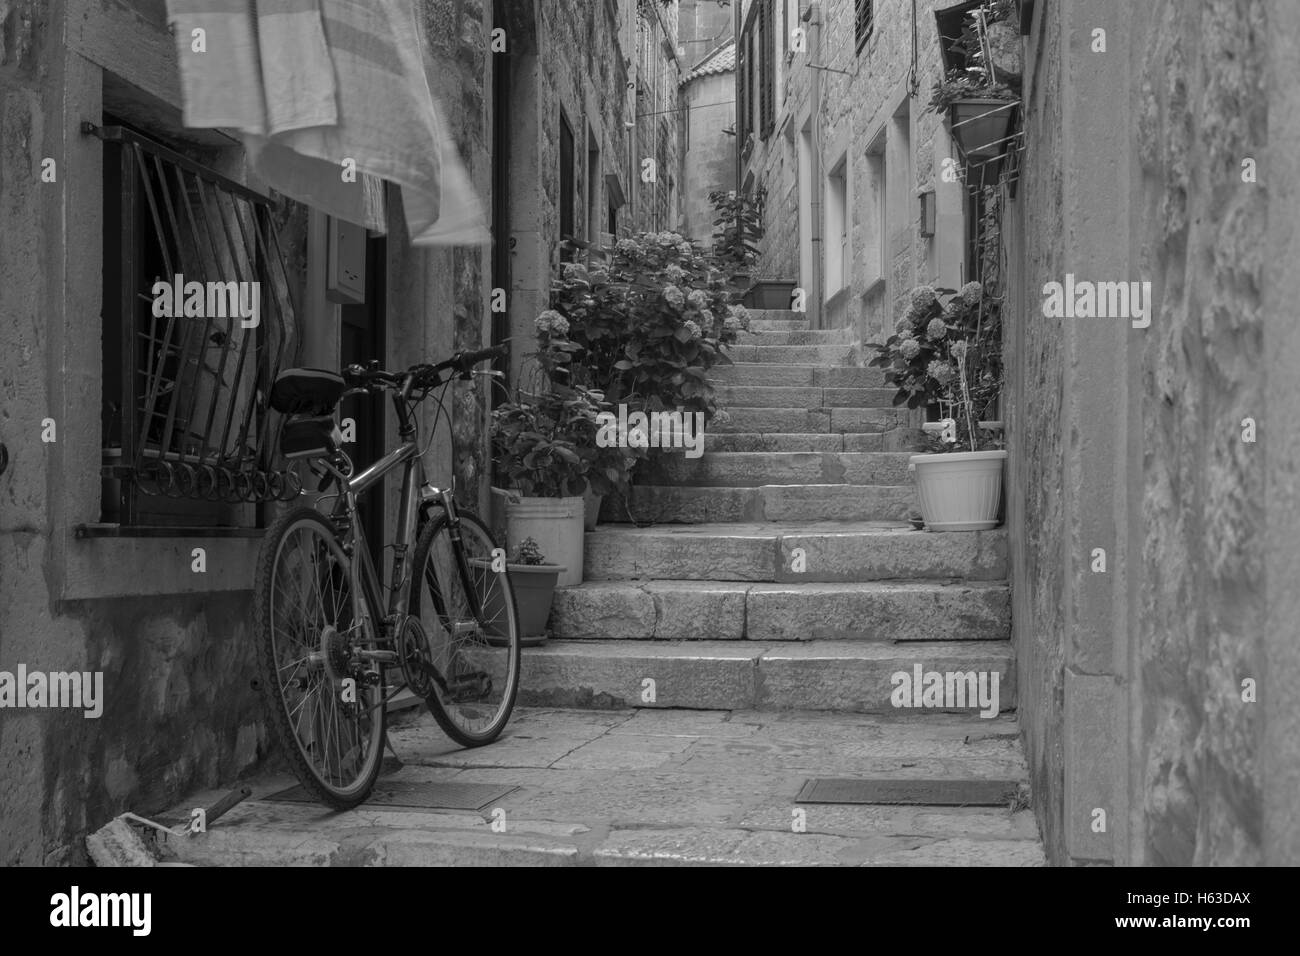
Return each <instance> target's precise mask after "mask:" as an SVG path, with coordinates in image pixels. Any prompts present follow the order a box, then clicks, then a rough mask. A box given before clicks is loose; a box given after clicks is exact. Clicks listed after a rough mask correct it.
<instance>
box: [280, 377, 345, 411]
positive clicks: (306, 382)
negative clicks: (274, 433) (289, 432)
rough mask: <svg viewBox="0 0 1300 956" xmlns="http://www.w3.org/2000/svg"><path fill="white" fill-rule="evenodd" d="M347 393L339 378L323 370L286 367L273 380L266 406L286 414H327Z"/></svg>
mask: <svg viewBox="0 0 1300 956" xmlns="http://www.w3.org/2000/svg"><path fill="white" fill-rule="evenodd" d="M345 391H347V385H346V384H345V383H344V381H343V376H342V375H340V374H339V373H338V372H330V371H327V370H326V369H323V368H287V369H285V370H284V371H283V372H281V373H280V374H279V375H277V376H276V377H275V384H274V385H272V386H271V396H270V403H271V407H272V408H274V409H275V410H276V411H277V412H284V413H285V414H286V415H331V414H333V412H334V407H335V406H336V405H338V403H339V399H340V398H341V397H342V396H343V393H344V392H345Z"/></svg>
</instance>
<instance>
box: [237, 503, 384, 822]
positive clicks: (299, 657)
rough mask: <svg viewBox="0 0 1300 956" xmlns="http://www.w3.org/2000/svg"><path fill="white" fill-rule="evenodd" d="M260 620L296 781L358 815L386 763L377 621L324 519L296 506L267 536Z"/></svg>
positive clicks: (269, 694) (278, 723) (277, 723)
mask: <svg viewBox="0 0 1300 956" xmlns="http://www.w3.org/2000/svg"><path fill="white" fill-rule="evenodd" d="M253 615H254V622H255V628H256V633H257V640H258V646H259V650H260V657H261V665H262V686H263V692H264V694H265V696H266V701H267V704H268V709H269V712H270V716H271V726H272V727H274V728H275V733H276V736H277V737H278V738H279V742H280V745H281V747H282V748H283V750H284V752H285V754H286V756H287V758H288V761H289V763H290V765H291V766H292V767H293V770H294V773H295V774H297V776H298V779H299V780H300V781H301V782H302V785H303V786H304V787H305V788H306V789H307V790H308V791H310V792H311V793H312V794H313V795H314V796H315V797H316V798H317V799H319V800H321V801H323V802H324V803H326V804H328V805H330V806H332V807H335V808H337V809H340V810H345V809H349V808H351V807H355V806H356V805H357V804H359V803H361V802H362V801H363V800H365V799H366V797H367V796H369V795H370V791H371V788H372V787H373V786H374V783H375V779H376V778H377V777H378V776H379V768H380V764H381V760H382V757H383V750H384V700H383V686H382V680H381V677H382V674H381V670H380V668H379V666H378V665H377V664H375V663H373V662H367V661H366V660H365V659H364V658H362V657H359V656H358V652H362V651H367V650H374V649H375V648H376V642H375V634H374V633H373V623H372V622H373V615H371V614H369V613H368V608H367V607H366V601H365V596H364V595H363V594H361V593H359V592H358V591H357V589H354V588H353V587H352V575H351V566H350V563H349V558H348V556H347V555H346V554H345V553H344V551H343V548H342V545H341V543H340V542H339V540H338V536H337V535H336V534H335V530H334V527H333V525H332V524H331V523H330V522H329V521H328V520H326V519H325V518H324V517H323V516H322V515H321V514H320V513H318V512H316V511H313V510H312V509H311V508H296V509H294V510H292V511H290V512H288V513H287V514H285V515H283V516H282V517H281V518H280V519H279V520H278V521H276V522H275V524H273V525H272V526H271V527H270V529H268V531H267V533H266V537H265V538H264V539H263V541H262V548H261V551H260V553H259V554H258V558H257V576H256V579H255V592H254V597H253Z"/></svg>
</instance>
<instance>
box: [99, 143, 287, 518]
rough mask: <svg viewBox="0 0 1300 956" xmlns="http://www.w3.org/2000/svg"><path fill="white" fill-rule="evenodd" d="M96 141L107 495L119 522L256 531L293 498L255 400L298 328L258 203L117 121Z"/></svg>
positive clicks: (270, 229) (267, 215)
mask: <svg viewBox="0 0 1300 956" xmlns="http://www.w3.org/2000/svg"><path fill="white" fill-rule="evenodd" d="M95 132H96V135H98V136H99V138H100V139H102V140H103V142H104V167H103V173H104V204H105V210H104V213H105V215H104V250H105V253H104V254H105V262H104V273H103V275H104V298H103V316H104V325H103V342H104V344H103V373H104V375H103V380H104V393H103V467H102V475H103V478H104V482H103V495H102V498H101V518H102V521H103V522H105V523H109V524H118V525H121V526H125V527H146V526H149V527H171V528H214V527H228V528H230V527H255V526H256V525H257V522H258V515H257V513H256V509H255V508H254V507H253V505H254V504H255V503H258V502H267V501H271V500H275V499H277V498H282V499H285V500H287V498H288V497H290V496H292V495H293V494H296V491H297V488H298V487H300V486H301V485H300V483H299V482H297V475H296V474H295V475H292V476H290V475H289V474H288V472H286V471H283V470H277V469H276V467H275V465H276V463H277V462H276V456H277V454H278V446H277V440H278V435H276V434H273V433H272V427H271V426H272V421H271V416H270V415H269V414H268V412H267V410H266V405H265V403H266V396H267V394H268V393H269V391H270V383H271V381H272V379H273V378H274V376H275V375H276V373H277V372H278V371H279V370H280V369H283V368H287V367H289V366H291V365H293V364H294V363H295V358H296V354H297V348H298V345H299V338H300V337H299V334H298V328H297V323H296V320H295V317H294V309H293V307H292V303H291V301H290V298H289V293H288V290H289V288H290V283H289V279H288V277H287V275H286V273H285V269H284V266H283V264H282V260H281V256H280V250H279V243H278V240H277V238H276V231H275V228H274V226H273V224H272V219H271V203H270V201H269V200H268V199H267V198H266V197H264V196H261V195H259V194H257V193H255V192H252V191H251V190H248V189H246V188H244V187H243V186H241V185H239V184H238V183H235V182H232V181H230V180H228V179H225V178H223V177H222V176H220V175H218V174H217V173H215V172H213V171H212V170H210V169H208V168H206V167H204V166H202V165H200V164H198V163H196V162H193V161H192V160H190V159H189V158H187V157H186V156H184V155H182V154H180V153H179V152H177V151H175V150H173V149H170V148H168V147H166V146H164V145H162V144H160V143H158V142H155V141H154V140H152V139H150V138H148V137H145V136H143V135H141V134H138V133H136V132H134V131H133V130H130V129H128V128H126V127H124V126H120V125H105V126H103V127H100V128H99V129H98V130H96V131H95Z"/></svg>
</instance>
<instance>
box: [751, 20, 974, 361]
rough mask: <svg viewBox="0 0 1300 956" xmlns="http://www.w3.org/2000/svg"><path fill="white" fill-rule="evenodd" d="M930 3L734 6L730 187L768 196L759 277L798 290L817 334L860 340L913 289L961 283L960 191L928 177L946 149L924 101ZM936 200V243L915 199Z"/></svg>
mask: <svg viewBox="0 0 1300 956" xmlns="http://www.w3.org/2000/svg"><path fill="white" fill-rule="evenodd" d="M945 5H946V4H945V3H942V2H934V0H920V2H917V3H915V4H913V3H912V2H911V0H875V2H874V3H872V4H867V5H866V6H867V8H869V10H870V13H871V16H870V17H869V18H867V19H865V20H860V18H859V17H858V13H859V8H860V7H862V4H861V3H858V2H855V0H824V2H816V3H811V4H810V3H808V2H806V0H745V2H743V3H739V4H737V5H736V16H737V21H736V22H737V29H738V34H737V35H738V36H739V38H740V39H739V46H738V52H737V64H738V77H737V94H736V100H737V104H738V109H739V110H740V114H741V120H740V122H739V123H738V130H739V133H740V144H739V145H740V150H741V158H740V181H741V185H742V188H744V189H746V190H747V191H750V192H752V193H759V192H762V194H763V195H764V202H765V220H764V226H765V229H766V236H765V239H764V244H763V246H764V255H763V259H762V261H761V263H760V265H759V271H760V273H761V274H763V275H764V276H766V277H769V278H773V279H781V280H786V281H792V282H796V283H798V286H799V287H800V288H802V289H804V290H805V291H806V292H807V302H808V311H809V315H810V317H811V318H812V320H813V326H814V328H844V327H851V328H852V329H853V330H854V333H855V335H856V337H858V338H859V339H860V340H862V341H868V340H874V339H877V338H878V336H879V335H880V334H881V332H883V331H884V330H885V329H886V328H892V327H893V322H894V317H895V316H896V315H897V313H898V311H899V309H900V307H901V304H902V303H903V301H904V297H905V296H906V295H907V293H908V292H909V291H910V290H911V288H912V287H913V286H914V285H917V284H918V283H929V284H936V285H944V286H949V287H954V288H955V287H957V286H959V285H960V284H961V283H962V282H963V281H964V280H965V279H966V276H965V272H964V269H965V265H964V258H963V255H964V254H963V240H962V236H963V232H962V230H963V228H964V218H963V190H962V187H961V185H960V184H959V183H957V182H946V181H944V180H943V178H942V177H941V176H939V175H937V174H936V170H940V169H941V168H942V164H943V160H945V159H955V157H956V156H957V152H956V148H955V147H954V145H953V144H952V142H951V138H950V137H949V136H948V134H947V132H946V130H945V129H944V126H943V124H942V122H941V119H940V117H938V116H936V115H935V114H933V113H929V112H927V111H926V109H925V103H926V101H927V100H928V97H929V89H930V86H931V84H932V83H933V82H934V79H936V78H937V77H938V73H939V47H938V42H937V40H936V37H935V32H934V22H935V21H934V16H933V11H934V10H935V9H936V8H938V7H941V6H945ZM927 192H933V193H934V194H935V201H936V205H937V224H938V225H937V228H936V230H935V235H934V236H932V237H931V236H923V235H922V234H921V232H920V228H919V224H920V215H919V204H920V197H921V195H922V194H923V193H927Z"/></svg>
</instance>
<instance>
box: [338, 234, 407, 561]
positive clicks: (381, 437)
mask: <svg viewBox="0 0 1300 956" xmlns="http://www.w3.org/2000/svg"><path fill="white" fill-rule="evenodd" d="M387 249H388V243H387V240H386V239H385V238H384V237H383V236H371V237H370V238H369V239H368V240H367V242H366V301H365V302H364V303H362V304H361V305H344V306H343V307H342V309H341V310H340V311H341V312H342V320H343V321H342V325H341V329H340V342H339V357H340V363H341V364H342V365H344V366H347V365H352V364H357V365H366V364H367V363H369V362H370V361H372V360H377V361H378V362H379V364H380V367H381V368H382V367H384V277H385V268H384V259H385V255H386V253H387ZM385 400H386V396H380V395H353V396H350V397H349V398H347V399H344V401H343V402H342V404H341V405H340V407H339V420H340V421H346V420H347V419H349V418H350V419H352V421H353V422H354V423H355V441H354V442H353V443H352V444H351V445H346V446H344V447H345V450H346V451H347V453H348V455H349V457H351V459H352V463H353V465H354V466H355V468H356V469H357V470H358V471H360V470H361V469H363V468H366V467H368V466H369V465H372V464H374V462H376V461H377V460H378V459H379V458H380V456H382V455H383V453H384V451H385V445H387V444H388V436H387V435H386V434H385V432H384V421H385V418H386V415H385V406H384V402H385ZM395 428H396V426H394V429H395ZM392 441H393V443H394V444H396V441H397V437H396V432H394V435H393V439H392ZM360 511H361V520H362V521H363V522H364V524H365V529H366V538H367V539H368V540H369V543H370V557H371V558H372V559H373V560H374V562H375V568H376V569H381V568H382V567H383V564H382V562H381V561H380V558H381V557H382V551H383V541H384V494H383V489H382V488H375V489H373V490H372V491H370V492H369V493H368V494H367V495H366V496H365V497H364V498H362V499H361V503H360Z"/></svg>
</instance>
